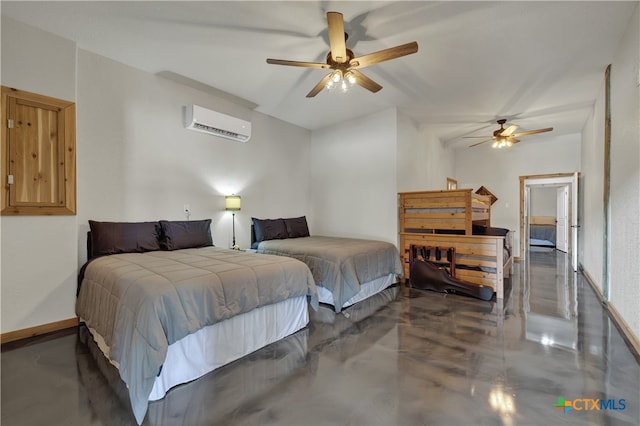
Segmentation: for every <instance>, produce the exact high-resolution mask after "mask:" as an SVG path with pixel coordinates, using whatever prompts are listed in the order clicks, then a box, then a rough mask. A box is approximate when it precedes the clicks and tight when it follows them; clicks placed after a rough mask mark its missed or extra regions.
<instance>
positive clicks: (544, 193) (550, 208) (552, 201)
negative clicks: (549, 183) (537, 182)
mask: <svg viewBox="0 0 640 426" xmlns="http://www.w3.org/2000/svg"><path fill="white" fill-rule="evenodd" d="M529 202H530V203H531V205H530V209H531V210H530V212H529V213H530V215H531V216H554V217H555V216H556V214H557V208H558V206H557V204H558V197H557V188H555V187H544V186H543V187H535V186H534V187H532V188H531V193H530V194H529Z"/></svg>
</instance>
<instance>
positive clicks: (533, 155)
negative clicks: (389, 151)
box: [455, 133, 580, 257]
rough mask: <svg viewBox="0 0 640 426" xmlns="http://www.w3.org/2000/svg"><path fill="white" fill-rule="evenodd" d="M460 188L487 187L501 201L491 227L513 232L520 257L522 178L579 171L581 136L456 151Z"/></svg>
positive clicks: (494, 209) (493, 210)
mask: <svg viewBox="0 0 640 426" xmlns="http://www.w3.org/2000/svg"><path fill="white" fill-rule="evenodd" d="M455 159H456V163H455V175H456V178H457V180H458V188H472V189H474V190H476V189H478V188H479V187H480V186H484V187H485V188H487V189H488V190H489V191H491V192H492V193H493V194H494V195H495V196H496V197H497V198H498V200H497V201H496V202H495V203H494V204H493V205H492V206H491V224H492V225H493V226H499V227H502V228H508V229H511V230H513V231H515V233H514V241H513V246H514V248H515V249H516V250H515V252H514V255H515V256H516V257H518V256H520V236H519V232H520V176H529V175H540V174H551V173H573V172H576V171H580V134H570V135H553V134H552V133H551V134H549V135H546V136H544V137H534V136H531V137H528V138H526V139H523V141H522V142H521V143H519V144H517V145H514V146H513V147H511V148H509V149H494V148H491V147H490V146H480V147H474V148H462V149H457V150H456V153H455Z"/></svg>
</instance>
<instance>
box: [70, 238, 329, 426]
mask: <svg viewBox="0 0 640 426" xmlns="http://www.w3.org/2000/svg"><path fill="white" fill-rule="evenodd" d="M304 295H307V296H309V298H310V301H311V304H312V306H313V307H314V308H317V306H318V299H317V297H318V296H317V289H316V287H315V284H314V281H313V277H312V275H311V273H310V271H309V268H307V266H306V265H305V264H303V263H302V262H299V261H297V260H295V259H288V258H284V257H278V256H263V255H258V254H253V253H245V252H237V251H232V250H227V249H221V248H217V247H205V248H199V249H186V250H176V251H154V252H148V253H127V254H117V255H111V256H105V257H100V258H97V259H95V260H93V261H92V262H90V263H89V264H88V265H87V268H86V270H85V273H84V279H83V281H82V285H81V287H80V292H79V294H78V299H77V301H76V313H77V315H78V317H80V318H82V319H83V320H84V321H85V322H86V323H87V325H88V326H90V327H91V328H94V329H95V330H96V331H97V332H98V333H100V334H101V335H102V337H104V339H105V341H106V343H107V345H109V347H110V348H111V353H110V357H111V359H112V360H114V361H116V362H117V363H118V364H119V371H120V377H121V378H122V380H123V381H124V382H125V383H126V384H127V386H128V388H129V396H130V399H131V405H132V407H133V412H134V415H135V417H136V420H137V421H138V424H140V423H142V421H143V419H144V416H145V413H146V411H147V406H148V398H149V394H150V393H151V389H152V388H153V383H154V381H155V377H156V375H157V374H158V373H159V370H160V367H161V366H162V364H163V362H164V359H165V356H166V353H167V348H168V345H170V344H172V343H174V342H176V341H178V340H180V339H181V338H183V337H185V336H187V335H188V334H190V333H193V332H195V331H197V330H199V329H200V328H202V327H205V326H207V325H211V324H215V323H217V322H220V321H224V320H225V319H227V318H231V317H233V316H234V315H238V314H241V313H244V312H248V311H251V310H252V309H254V308H257V307H259V306H264V305H268V304H271V303H276V302H279V301H282V300H285V299H288V298H291V297H296V296H304Z"/></svg>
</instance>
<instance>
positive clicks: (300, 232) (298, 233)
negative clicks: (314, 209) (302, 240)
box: [284, 216, 309, 238]
mask: <svg viewBox="0 0 640 426" xmlns="http://www.w3.org/2000/svg"><path fill="white" fill-rule="evenodd" d="M284 224H285V226H286V227H287V236H288V237H289V238H299V237H308V236H309V227H308V226H307V218H306V217H305V216H300V217H292V218H288V219H284Z"/></svg>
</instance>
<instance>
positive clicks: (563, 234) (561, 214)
mask: <svg viewBox="0 0 640 426" xmlns="http://www.w3.org/2000/svg"><path fill="white" fill-rule="evenodd" d="M568 210H569V187H568V186H567V185H564V186H562V187H560V188H558V190H557V202H556V248H557V249H558V250H560V251H562V252H565V253H566V252H567V250H568V246H569V226H568V220H567V213H568Z"/></svg>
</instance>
